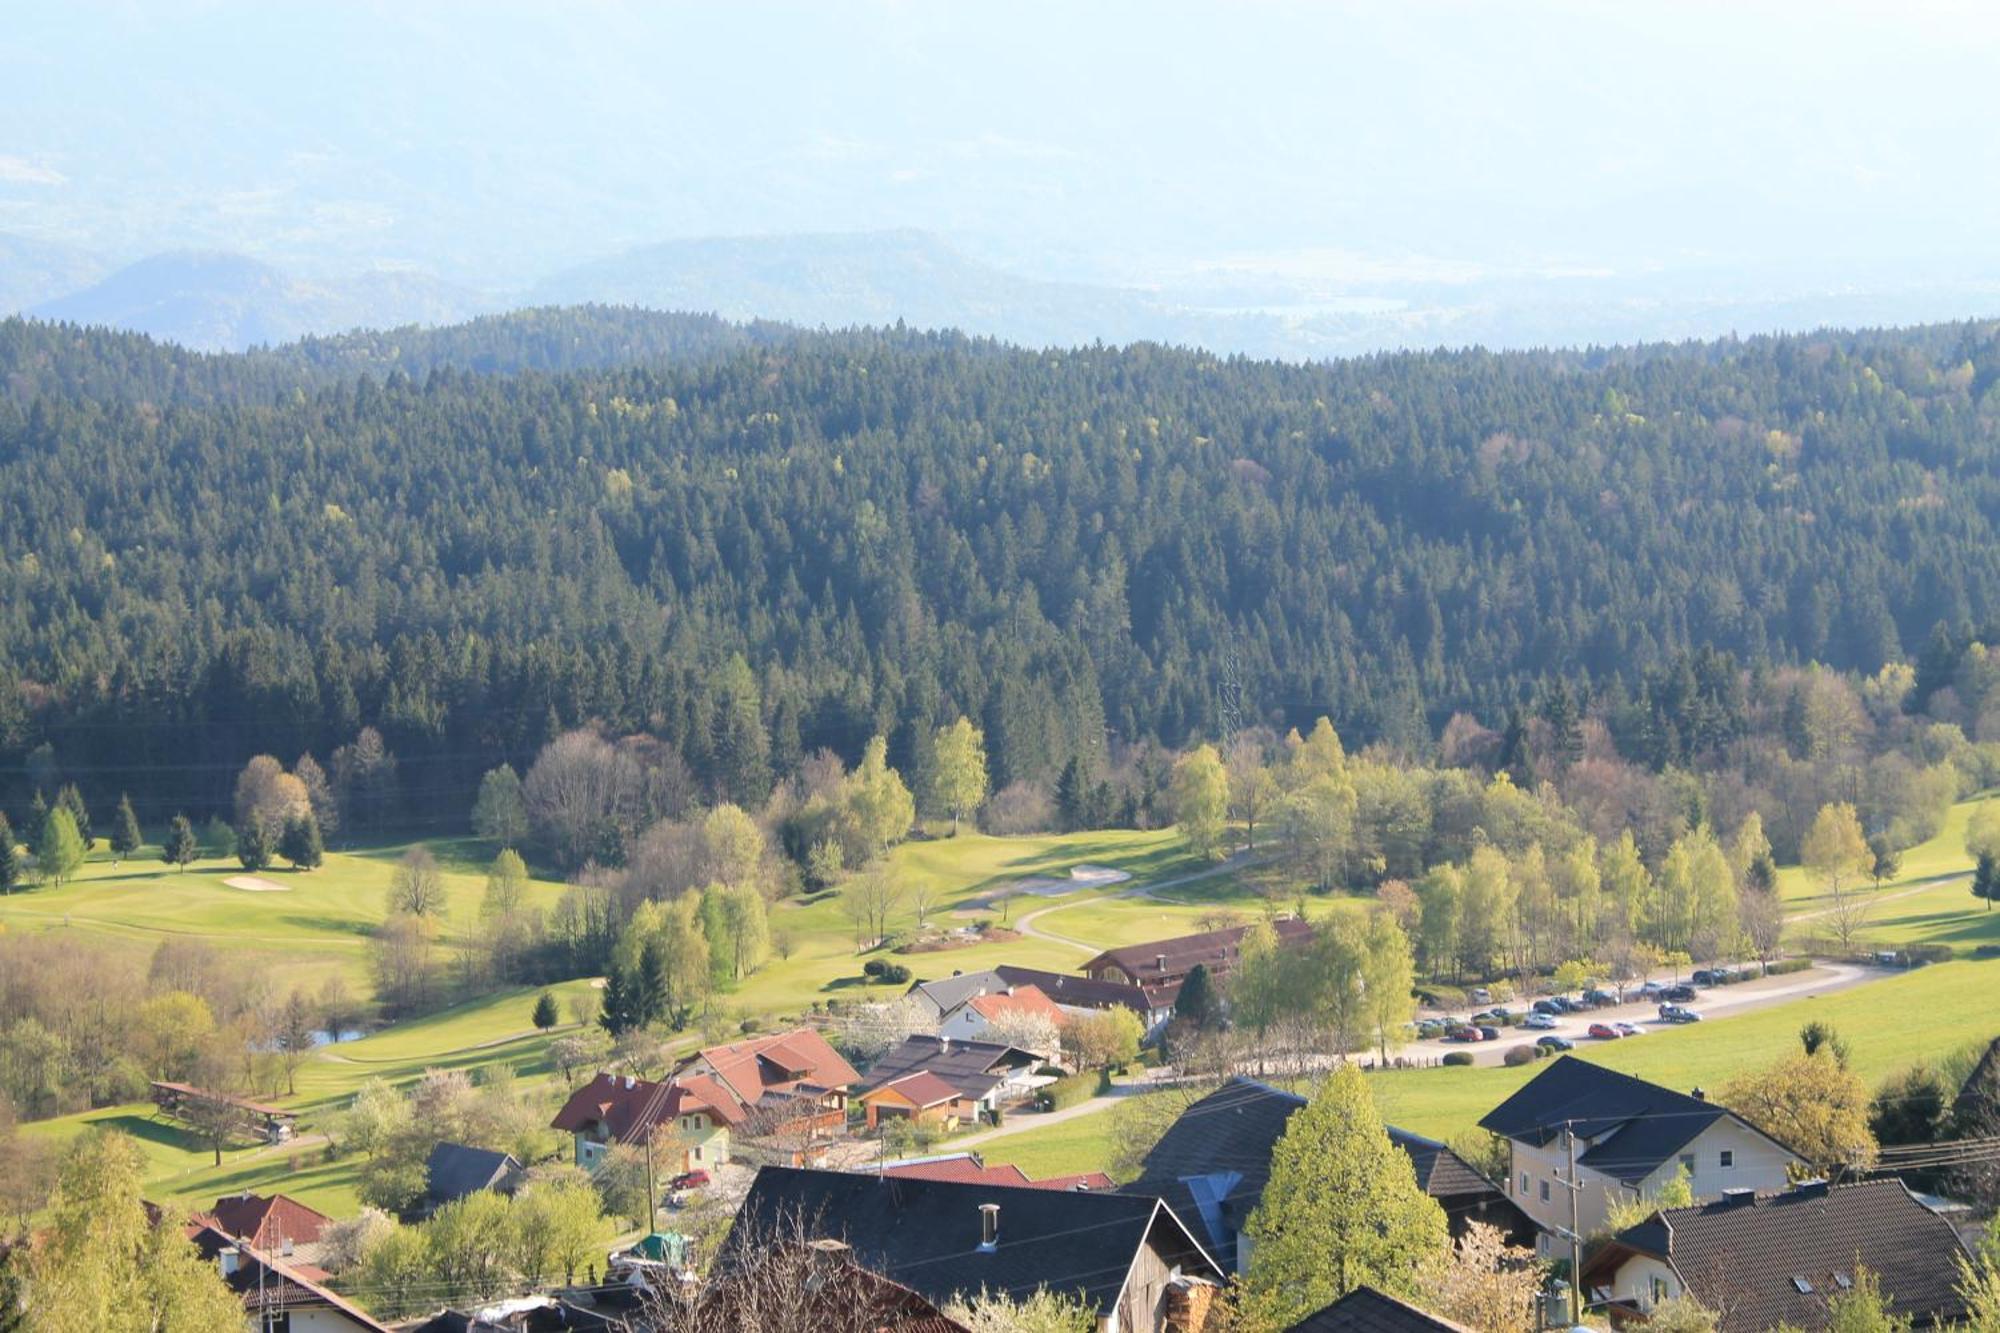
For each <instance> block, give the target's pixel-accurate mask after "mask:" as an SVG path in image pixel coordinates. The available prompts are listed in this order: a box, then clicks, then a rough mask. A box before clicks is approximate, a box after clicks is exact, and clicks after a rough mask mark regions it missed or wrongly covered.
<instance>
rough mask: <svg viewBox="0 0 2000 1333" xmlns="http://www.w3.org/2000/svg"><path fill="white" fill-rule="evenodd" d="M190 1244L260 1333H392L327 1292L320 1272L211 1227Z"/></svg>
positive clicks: (193, 1234) (193, 1232)
mask: <svg viewBox="0 0 2000 1333" xmlns="http://www.w3.org/2000/svg"><path fill="white" fill-rule="evenodd" d="M188 1239H189V1240H191V1241H192V1242H193V1243H194V1247H195V1250H196V1252H197V1253H199V1254H200V1255H201V1257H202V1258H203V1259H204V1260H205V1261H207V1262H209V1263H212V1264H215V1265H216V1266H217V1267H218V1268H219V1269H220V1270H221V1273H222V1280H223V1282H224V1284H226V1285H227V1286H228V1287H229V1289H230V1290H231V1291H233V1292H235V1293H236V1294H237V1295H238V1296H239V1297H240V1298H241V1299H242V1301H243V1312H244V1315H245V1318H246V1320H247V1322H248V1324H249V1326H250V1328H251V1329H253V1330H255V1331H256V1333H389V1331H388V1328H387V1326H386V1325H384V1324H381V1323H378V1322H376V1320H375V1319H374V1318H373V1317H371V1316H370V1315H369V1314H368V1313H367V1312H366V1311H365V1310H363V1309H361V1308H360V1307H359V1306H356V1305H354V1304H352V1303H350V1302H349V1301H348V1300H347V1299H346V1298H345V1297H343V1296H340V1295H338V1294H336V1293H334V1292H332V1291H329V1290H327V1288H326V1287H325V1286H324V1285H323V1280H324V1278H325V1276H326V1275H325V1274H324V1273H322V1272H320V1271H319V1270H318V1269H316V1268H312V1267H310V1266H309V1265H304V1264H289V1263H286V1262H284V1261H283V1260H281V1259H278V1258H275V1257H274V1256H272V1255H269V1254H266V1253H264V1252H263V1251H261V1250H259V1249H257V1248H256V1247H255V1246H252V1245H249V1244H247V1243H245V1242H243V1241H240V1240H238V1239H236V1238H235V1237H233V1236H231V1235H229V1234H228V1233H227V1232H226V1231H223V1230H222V1229H221V1228H219V1227H216V1226H214V1225H213V1224H211V1223H207V1222H201V1221H197V1222H196V1223H194V1224H193V1225H192V1226H191V1227H190V1228H189V1235H188Z"/></svg>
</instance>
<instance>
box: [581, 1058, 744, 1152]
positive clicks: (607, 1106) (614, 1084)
mask: <svg viewBox="0 0 2000 1333" xmlns="http://www.w3.org/2000/svg"><path fill="white" fill-rule="evenodd" d="M697 1111H700V1112H705V1113H707V1114H708V1115H710V1116H711V1117H713V1118H714V1119H716V1120H718V1121H720V1122H721V1123H723V1124H725V1125H734V1124H736V1123H738V1122H739V1121H741V1120H742V1119H743V1108H742V1107H741V1106H740V1105H738V1104H737V1101H736V1099H735V1098H734V1097H732V1096H730V1095H729V1093H728V1092H727V1091H726V1090H725V1089H724V1088H723V1087H722V1085H721V1084H719V1083H717V1082H716V1081H715V1080H714V1079H712V1078H709V1077H708V1076H707V1075H705V1074H689V1075H684V1076H680V1077H676V1078H674V1079H673V1080H672V1081H670V1082H667V1083H654V1082H652V1081H650V1080H648V1079H643V1078H632V1077H630V1076H629V1075H621V1074H605V1073H600V1074H598V1075H597V1077H595V1078H593V1079H591V1080H590V1082H588V1083H586V1084H584V1085H583V1086H582V1087H580V1088H578V1089H577V1090H576V1091H575V1092H573V1093H571V1094H570V1095H569V1100H568V1101H566V1102H564V1103H563V1105H562V1109H561V1110H560V1111H557V1112H556V1115H555V1119H554V1120H551V1121H550V1122H549V1124H550V1127H551V1128H554V1129H559V1130H562V1131H563V1132H564V1133H566V1134H581V1133H585V1132H587V1131H589V1130H590V1129H592V1128H593V1127H595V1126H602V1127H603V1130H604V1133H605V1135H606V1136H607V1137H608V1138H610V1139H611V1141H612V1142H614V1143H636V1142H639V1141H641V1140H642V1139H643V1138H644V1137H645V1134H646V1132H647V1131H648V1130H649V1129H651V1128H652V1127H653V1126H655V1125H659V1124H662V1123H665V1122H667V1121H671V1120H672V1119H674V1118H675V1117H676V1116H680V1115H687V1114H692V1113H694V1112H697Z"/></svg>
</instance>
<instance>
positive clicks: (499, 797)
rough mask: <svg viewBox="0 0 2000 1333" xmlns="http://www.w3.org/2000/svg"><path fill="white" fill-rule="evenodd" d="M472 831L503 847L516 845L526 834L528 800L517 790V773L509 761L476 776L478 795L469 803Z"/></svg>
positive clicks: (519, 788)
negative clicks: (482, 774) (479, 776)
mask: <svg viewBox="0 0 2000 1333" xmlns="http://www.w3.org/2000/svg"><path fill="white" fill-rule="evenodd" d="M472 831H473V832H474V833H477V834H478V835H479V836H480V837H482V838H485V839H487V840H488V841H489V842H497V843H499V844H500V845H501V846H503V847H514V846H518V845H519V844H520V843H521V842H522V841H523V840H525V839H526V838H527V836H528V801H527V798H526V797H525V796H524V795H522V793H521V775H520V774H518V773H516V772H515V771H514V766H513V765H512V764H502V765H500V767H498V768H493V769H488V770H487V771H486V776H484V777H482V778H481V779H479V796H478V798H477V799H476V800H474V801H473V803H472Z"/></svg>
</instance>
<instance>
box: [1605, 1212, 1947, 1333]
mask: <svg viewBox="0 0 2000 1333" xmlns="http://www.w3.org/2000/svg"><path fill="white" fill-rule="evenodd" d="M1964 1254H1965V1247H1964V1244H1963V1243H1962V1242H1961V1241H1960V1240H1959V1238H1958V1233H1957V1231H1956V1230H1954V1229H1953V1227H1952V1225H1951V1223H1950V1222H1948V1221H1946V1220H1945V1219H1944V1218H1943V1217H1941V1216H1939V1215H1938V1214H1937V1213H1934V1212H1932V1211H1931V1210H1930V1209H1929V1208H1927V1207H1925V1206H1924V1205H1923V1203H1921V1202H1920V1201H1919V1200H1918V1199H1917V1198H1916V1196H1914V1195H1913V1194H1911V1193H1910V1191H1909V1190H1908V1188H1906V1187H1905V1186H1904V1184H1903V1182H1902V1181H1900V1180H1872V1181H1867V1182H1864V1183H1862V1184H1858V1185H1838V1186H1834V1187H1831V1188H1828V1187H1827V1186H1825V1185H1810V1186H1803V1187H1801V1188H1798V1189H1793V1190H1787V1191H1784V1192H1781V1193H1776V1194H1759V1195H1756V1196H1754V1197H1725V1198H1722V1199H1719V1200H1716V1201H1715V1202H1713V1203H1706V1204H1699V1205H1696V1206H1695V1207H1692V1208H1670V1209H1666V1210H1664V1211H1662V1212H1658V1213H1655V1214H1653V1216H1652V1217H1650V1218H1648V1219H1647V1220H1646V1221H1644V1222H1641V1223H1639V1224H1638V1225H1637V1226H1634V1227H1628V1228H1626V1229H1625V1230H1624V1231H1621V1232H1619V1233H1618V1234H1617V1235H1616V1236H1615V1237H1613V1238H1612V1240H1611V1241H1610V1242H1609V1243H1608V1244H1607V1245H1606V1246H1605V1247H1604V1249H1603V1250H1602V1251H1601V1252H1600V1253H1599V1254H1598V1255H1596V1256H1595V1257H1593V1258H1592V1259H1591V1261H1590V1263H1588V1264H1587V1265H1585V1267H1584V1283H1585V1286H1586V1288H1591V1287H1595V1286H1597V1285H1599V1284H1602V1283H1605V1282H1608V1281H1609V1280H1610V1278H1611V1277H1612V1275H1613V1274H1615V1273H1616V1272H1617V1270H1618V1269H1619V1267H1621V1266H1622V1265H1623V1264H1624V1263H1625V1261H1626V1260H1628V1259H1630V1258H1631V1257H1632V1256H1634V1255H1647V1256H1650V1257H1652V1258H1654V1259H1659V1260H1663V1261H1665V1262H1666V1263H1668V1264H1669V1265H1670V1266H1671V1267H1672V1268H1673V1270H1674V1271H1675V1272H1676V1273H1677V1274H1679V1275H1680V1279H1681V1283H1682V1285H1683V1286H1684V1287H1685V1288H1686V1290H1687V1292H1688V1294H1689V1295H1691V1296H1692V1297H1694V1299H1695V1300H1697V1301H1699V1302H1701V1303H1702V1304H1704V1305H1706V1306H1708V1307H1709V1308H1711V1309H1717V1310H1720V1311H1721V1312H1722V1315H1721V1326H1722V1328H1723V1330H1725V1333H1735V1331H1736V1330H1744V1331H1745V1333H1748V1331H1750V1330H1761V1329H1766V1328H1771V1327H1774V1326H1775V1325H1778V1324H1790V1325H1792V1326H1794V1327H1798V1328H1819V1327H1822V1326H1824V1324H1825V1322H1826V1306H1827V1302H1828V1301H1829V1300H1830V1299H1831V1298H1832V1297H1834V1296H1837V1295H1839V1294H1840V1293H1841V1291H1843V1290H1844V1289H1845V1288H1844V1287H1843V1286H1842V1285H1841V1284H1842V1280H1843V1279H1845V1280H1846V1281H1847V1282H1852V1281H1853V1278H1854V1270H1855V1267H1856V1266H1857V1265H1859V1266H1861V1267H1865V1268H1867V1269H1868V1270H1869V1272H1871V1273H1873V1274H1875V1276H1876V1277H1877V1278H1878V1279H1879V1280H1880V1282H1881V1286H1882V1296H1883V1299H1884V1300H1885V1301H1887V1302H1888V1305H1889V1310H1890V1313H1891V1314H1894V1315H1899V1316H1900V1315H1906V1316H1909V1317H1911V1318H1912V1319H1914V1320H1915V1321H1916V1323H1917V1325H1918V1326H1919V1327H1925V1326H1928V1325H1931V1324H1936V1323H1940V1322H1951V1321H1954V1320H1957V1319H1958V1318H1960V1317H1961V1316H1962V1315H1963V1314H1964V1311H1965V1306H1964V1302H1963V1300H1962V1299H1961V1298H1960V1296H1959V1294H1958V1290H1957V1288H1958V1259H1959V1257H1960V1256H1961V1255H1964ZM1802 1283H1803V1285H1804V1286H1805V1287H1807V1288H1808V1290H1805V1291H1801V1290H1800V1289H1799V1288H1800V1285H1801V1284H1802Z"/></svg>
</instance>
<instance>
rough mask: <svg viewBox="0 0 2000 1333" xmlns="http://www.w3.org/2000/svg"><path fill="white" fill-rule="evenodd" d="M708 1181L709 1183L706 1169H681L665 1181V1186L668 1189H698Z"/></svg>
mask: <svg viewBox="0 0 2000 1333" xmlns="http://www.w3.org/2000/svg"><path fill="white" fill-rule="evenodd" d="M708 1183H710V1176H709V1174H708V1172H706V1171H699V1170H696V1171H683V1172H681V1174H679V1175H677V1176H675V1177H674V1178H673V1179H672V1180H669V1181H668V1182H667V1188H668V1189H670V1190H698V1189H700V1188H701V1187H702V1186H704V1185H706V1184H708Z"/></svg>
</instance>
